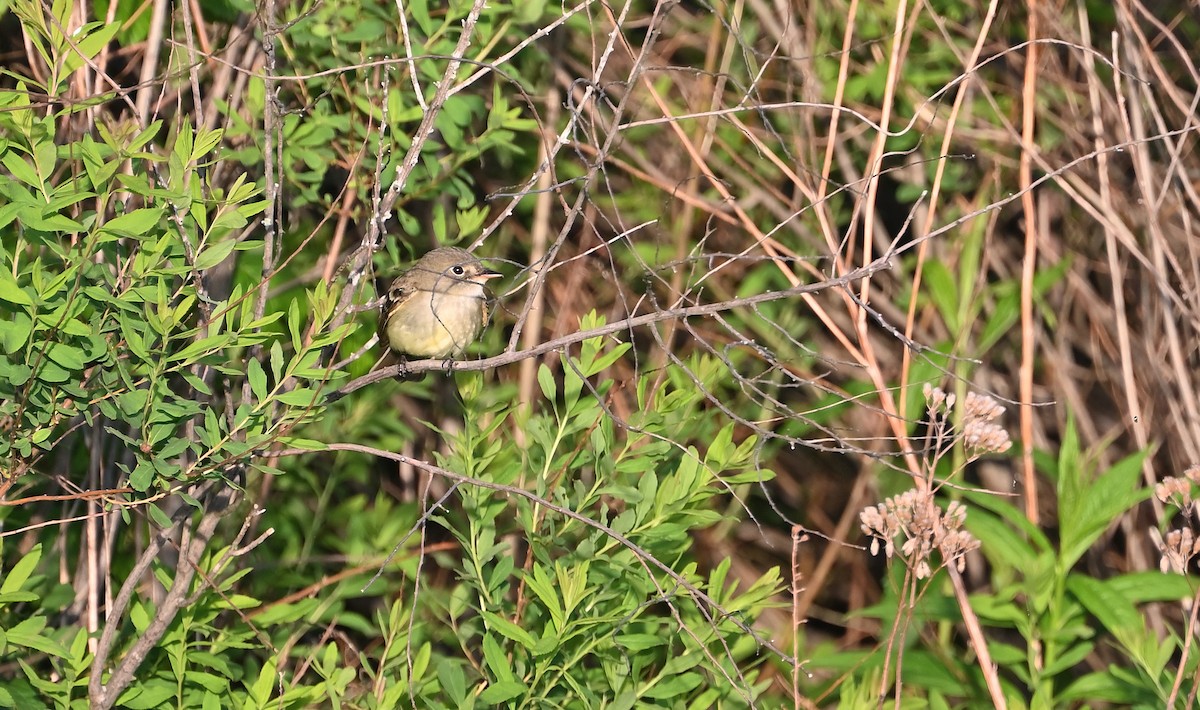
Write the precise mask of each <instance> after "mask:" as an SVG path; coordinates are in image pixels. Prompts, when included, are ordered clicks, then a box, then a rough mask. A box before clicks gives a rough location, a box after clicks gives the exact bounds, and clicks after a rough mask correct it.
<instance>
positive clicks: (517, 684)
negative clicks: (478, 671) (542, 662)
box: [479, 679, 529, 705]
mask: <svg viewBox="0 0 1200 710" xmlns="http://www.w3.org/2000/svg"><path fill="white" fill-rule="evenodd" d="M527 692H529V688H527V687H526V686H525V684H524V683H522V682H521V681H519V680H515V679H514V680H502V681H499V682H496V683H492V684H491V685H489V686H488V687H487V689H486V690H484V691H483V692H482V693H480V694H479V702H481V703H487V704H488V705H496V704H498V703H503V702H507V701H509V700H512V699H513V698H515V697H517V696H519V695H523V694H525V693H527Z"/></svg>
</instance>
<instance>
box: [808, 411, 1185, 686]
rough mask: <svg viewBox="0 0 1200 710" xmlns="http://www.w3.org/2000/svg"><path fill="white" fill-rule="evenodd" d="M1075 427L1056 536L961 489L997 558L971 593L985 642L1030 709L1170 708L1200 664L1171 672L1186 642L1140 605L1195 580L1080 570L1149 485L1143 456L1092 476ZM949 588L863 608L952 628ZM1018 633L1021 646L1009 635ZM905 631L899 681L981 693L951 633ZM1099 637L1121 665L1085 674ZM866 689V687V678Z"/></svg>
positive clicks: (1063, 461) (1000, 503) (825, 661)
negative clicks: (1176, 688) (1084, 704)
mask: <svg viewBox="0 0 1200 710" xmlns="http://www.w3.org/2000/svg"><path fill="white" fill-rule="evenodd" d="M1067 431H1068V435H1067V438H1066V440H1065V441H1064V442H1063V445H1062V449H1061V450H1060V452H1059V456H1058V460H1057V462H1055V463H1054V470H1053V474H1052V477H1053V478H1054V479H1055V480H1056V481H1057V483H1058V487H1059V491H1058V493H1059V495H1058V501H1059V510H1058V519H1057V521H1055V527H1056V528H1057V530H1058V539H1057V540H1053V539H1051V538H1050V537H1049V536H1047V534H1046V533H1045V532H1044V531H1043V530H1041V529H1040V528H1038V527H1036V526H1034V525H1032V524H1031V523H1030V522H1029V520H1028V518H1026V517H1025V515H1024V514H1023V513H1022V512H1021V511H1020V510H1018V509H1017V508H1016V507H1015V506H1014V505H1013V504H1012V503H1011V502H1009V501H1008V500H1006V499H1004V498H1001V497H997V496H995V495H993V494H987V493H983V492H974V491H966V492H963V493H962V496H963V498H964V499H965V500H966V501H967V502H969V504H970V512H969V514H968V516H967V520H966V524H967V528H968V529H969V530H970V531H971V532H972V533H973V534H974V535H975V536H976V537H977V538H979V540H980V541H981V543H982V545H981V547H980V551H981V552H982V553H983V554H984V556H985V557H986V558H987V561H988V563H989V565H990V574H991V579H992V587H993V590H992V591H991V592H988V593H979V594H975V595H973V596H972V597H971V607H972V609H973V610H974V611H975V613H976V614H977V615H978V616H979V619H980V621H981V623H982V624H983V625H984V630H985V633H986V634H987V637H988V639H989V642H988V649H989V652H990V653H991V655H992V660H993V662H995V663H996V664H997V665H998V666H999V672H1000V678H1001V680H1002V682H1003V684H1004V688H1005V694H1006V696H1007V697H1008V699H1009V702H1010V703H1013V704H1017V705H1020V706H1022V707H1025V706H1027V707H1031V708H1053V707H1063V706H1066V705H1069V704H1071V703H1073V702H1079V701H1101V702H1109V703H1114V704H1118V705H1132V706H1142V707H1150V706H1157V707H1162V706H1163V704H1164V703H1165V702H1166V700H1167V698H1168V696H1169V694H1170V692H1171V687H1172V683H1173V682H1174V681H1175V677H1176V674H1177V673H1180V672H1182V674H1183V676H1184V678H1185V681H1184V687H1183V693H1184V694H1185V695H1186V693H1187V692H1188V689H1189V687H1190V683H1191V681H1189V680H1186V679H1187V678H1191V677H1192V673H1193V672H1194V667H1195V665H1196V661H1195V660H1194V659H1193V660H1190V661H1189V667H1188V668H1185V669H1182V670H1180V669H1175V668H1172V667H1171V666H1170V662H1171V660H1172V657H1173V655H1174V654H1177V653H1178V652H1179V651H1180V650H1181V649H1182V643H1183V642H1182V640H1181V639H1178V638H1173V639H1172V640H1171V641H1170V642H1169V643H1166V644H1164V643H1162V642H1161V640H1160V639H1158V638H1157V637H1156V635H1155V633H1154V632H1153V630H1152V629H1151V628H1149V627H1148V625H1147V623H1146V619H1145V616H1144V615H1143V613H1142V612H1141V611H1140V607H1141V606H1142V605H1144V604H1147V603H1150V602H1155V601H1173V600H1179V599H1186V598H1190V597H1191V596H1192V594H1193V589H1192V586H1193V585H1194V580H1189V579H1188V578H1186V577H1184V576H1181V575H1177V574H1164V573H1158V572H1135V573H1127V574H1119V575H1115V576H1112V577H1110V578H1107V579H1102V578H1096V577H1094V576H1092V575H1090V574H1088V573H1086V572H1085V571H1083V570H1078V569H1076V568H1077V567H1078V566H1079V562H1080V560H1081V559H1083V558H1084V556H1085V555H1086V554H1087V553H1088V551H1089V550H1092V549H1094V547H1095V546H1096V543H1097V541H1098V540H1100V538H1101V536H1103V535H1104V534H1105V532H1106V531H1108V530H1110V529H1111V528H1112V521H1114V520H1116V519H1118V518H1119V517H1120V515H1121V514H1123V513H1125V512H1126V511H1128V510H1130V509H1132V508H1133V507H1135V506H1137V505H1138V504H1139V503H1141V502H1142V501H1145V500H1146V499H1147V498H1148V497H1149V496H1150V495H1151V491H1150V490H1149V489H1148V488H1145V487H1139V486H1138V485H1137V483H1138V481H1139V479H1140V475H1141V464H1142V459H1143V455H1142V454H1138V455H1134V456H1131V457H1128V458H1126V459H1124V460H1122V461H1119V462H1117V463H1116V464H1114V465H1113V466H1112V467H1110V468H1109V469H1107V470H1105V471H1103V472H1100V473H1098V474H1097V473H1093V467H1092V466H1091V465H1090V464H1089V463H1088V462H1087V461H1086V460H1085V458H1084V456H1083V455H1082V452H1081V451H1080V450H1079V447H1078V441H1077V438H1076V436H1075V434H1074V427H1073V426H1069V427H1068V430H1067ZM892 579H893V582H894V584H895V585H896V586H897V588H898V587H900V586H901V585H902V582H901V578H900V576H898V575H893V577H892ZM948 591H949V590H947V589H945V587H944V585H939V584H937V583H936V579H935V583H934V584H931V585H929V586H928V587H927V588H925V589H924V590H923V591H922V593H921V595H920V596H919V597H918V599H917V600H916V601H915V602H914V603H913V604H912V606H911V608H905V609H901V610H900V614H899V616H898V615H897V598H896V596H895V590H894V589H893V594H891V595H889V598H888V599H887V600H885V601H884V602H883V603H882V604H880V605H878V606H876V607H872V608H869V609H865V610H863V612H862V613H863V614H864V615H865V616H867V617H870V618H875V619H878V620H879V621H880V622H882V623H884V624H891V623H892V622H893V621H894V620H896V619H912V620H913V621H915V622H917V623H919V624H932V625H943V626H944V625H949V624H955V623H958V621H959V620H960V618H961V612H960V610H959V609H958V606H957V604H956V603H955V601H954V599H953V597H951V596H948V594H947V593H948ZM1013 633H1015V634H1016V635H1017V637H1018V638H1019V639H1020V640H1019V641H1018V642H1015V643H1014V642H1012V641H1008V640H1001V639H1003V638H1004V635H1005V634H1013ZM905 639H906V640H907V642H908V643H907V645H906V648H905V651H904V655H903V662H902V663H903V683H904V688H905V689H906V690H907V691H908V692H909V693H910V694H912V695H914V696H920V695H921V694H924V693H931V694H932V693H937V694H939V695H940V696H942V697H948V698H960V699H964V700H965V699H970V698H977V697H982V696H983V694H984V691H983V679H982V676H981V674H980V673H979V670H978V666H977V662H976V661H975V660H973V659H971V658H964V657H963V656H962V654H961V653H959V652H956V651H955V650H954V649H953V648H952V647H951V646H949V645H948V644H947V643H946V641H947V640H948V639H947V638H946V637H945V636H944V635H942V634H917V633H914V632H913V631H909V632H908V633H907V634H906V635H905ZM1101 643H1104V644H1105V645H1107V646H1108V647H1109V648H1110V649H1112V650H1115V651H1117V652H1118V653H1119V654H1120V655H1121V657H1122V662H1119V663H1113V664H1111V665H1109V666H1108V667H1106V668H1103V669H1101V670H1089V669H1087V668H1086V666H1085V665H1084V664H1085V662H1086V659H1088V658H1090V657H1092V655H1093V653H1094V652H1095V651H1096V649H1097V646H1098V645H1099V644H1101ZM882 662H883V657H882V654H881V653H879V652H876V653H868V654H863V653H857V652H856V653H844V654H835V655H833V656H832V657H827V656H825V655H819V656H818V657H817V660H816V661H815V666H816V667H828V668H840V669H847V670H849V669H853V670H854V671H855V673H856V675H860V676H861V680H860V683H865V682H866V681H868V680H869V679H871V678H872V677H873V676H871V675H870V674H871V673H872V672H874V671H875V670H876V669H878V668H880V667H881V665H882ZM875 687H876V688H877V687H878V680H876V681H875ZM847 692H848V691H847ZM861 692H863V693H865V692H866V687H865V686H864V687H863V689H862V691H861ZM867 697H873V696H867ZM1022 699H1028V700H1027V701H1025V700H1022ZM1026 702H1027V703H1028V705H1026V704H1025V703H1026ZM968 704H969V703H968ZM859 706H864V707H865V705H859Z"/></svg>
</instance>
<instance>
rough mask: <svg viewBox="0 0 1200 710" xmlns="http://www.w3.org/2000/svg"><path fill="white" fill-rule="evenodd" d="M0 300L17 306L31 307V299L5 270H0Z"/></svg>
mask: <svg viewBox="0 0 1200 710" xmlns="http://www.w3.org/2000/svg"><path fill="white" fill-rule="evenodd" d="M0 300H5V301H8V302H9V303H15V304H16V305H18V306H32V305H33V299H32V298H30V297H29V294H28V293H26V292H25V290H24V289H22V288H21V287H20V286H19V285H18V284H17V280H16V279H14V278H13V275H12V274H10V273H9V272H8V270H7V269H2V268H0Z"/></svg>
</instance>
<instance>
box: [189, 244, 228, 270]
mask: <svg viewBox="0 0 1200 710" xmlns="http://www.w3.org/2000/svg"><path fill="white" fill-rule="evenodd" d="M236 245H237V241H235V240H233V239H224V240H222V241H219V242H217V243H216V244H214V245H212V246H210V247H208V248H207V249H205V250H204V251H202V252H200V254H199V256H197V257H196V270H197V271H208V270H209V269H211V268H213V267H214V266H216V265H217V264H220V263H221V262H222V261H225V258H226V257H228V256H229V254H230V252H232V251H233V247H234V246H236Z"/></svg>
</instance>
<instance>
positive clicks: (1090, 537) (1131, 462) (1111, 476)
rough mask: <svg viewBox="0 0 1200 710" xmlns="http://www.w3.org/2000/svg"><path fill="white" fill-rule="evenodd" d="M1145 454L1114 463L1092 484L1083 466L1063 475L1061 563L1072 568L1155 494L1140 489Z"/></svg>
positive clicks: (1061, 471) (1061, 475)
mask: <svg viewBox="0 0 1200 710" xmlns="http://www.w3.org/2000/svg"><path fill="white" fill-rule="evenodd" d="M1145 455H1146V454H1145V452H1138V453H1135V454H1133V455H1131V456H1127V457H1125V458H1124V459H1121V460H1120V461H1118V462H1117V463H1115V464H1113V466H1112V468H1110V469H1108V470H1107V471H1105V472H1104V473H1103V474H1101V475H1100V476H1099V477H1098V478H1096V479H1095V480H1094V481H1089V480H1087V479H1088V476H1087V473H1086V472H1085V471H1084V470H1083V468H1084V467H1083V466H1082V464H1077V465H1075V466H1074V467H1070V468H1067V469H1065V470H1063V469H1060V474H1059V499H1058V500H1059V525H1060V535H1061V541H1060V542H1059V545H1060V549H1061V558H1062V559H1061V564H1062V568H1063V569H1064V570H1066V569H1070V568H1071V567H1072V566H1074V564H1075V563H1076V562H1077V561H1079V558H1080V557H1082V556H1083V554H1084V553H1085V552H1087V550H1088V548H1089V547H1091V546H1092V543H1094V542H1095V541H1096V540H1097V538H1099V537H1100V535H1102V534H1103V533H1104V531H1105V530H1107V529H1108V528H1109V527H1110V526H1111V525H1113V524H1114V523H1115V522H1116V521H1117V518H1118V517H1119V516H1120V515H1121V514H1122V513H1124V512H1125V511H1127V510H1129V509H1130V508H1133V507H1134V506H1135V505H1137V504H1138V503H1140V502H1142V501H1144V500H1147V499H1148V498H1149V497H1150V496H1151V495H1153V491H1152V490H1151V489H1149V488H1146V487H1145V486H1143V487H1140V488H1136V487H1135V486H1136V484H1137V481H1138V479H1139V478H1140V476H1141V468H1142V460H1143V459H1144V458H1145Z"/></svg>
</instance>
